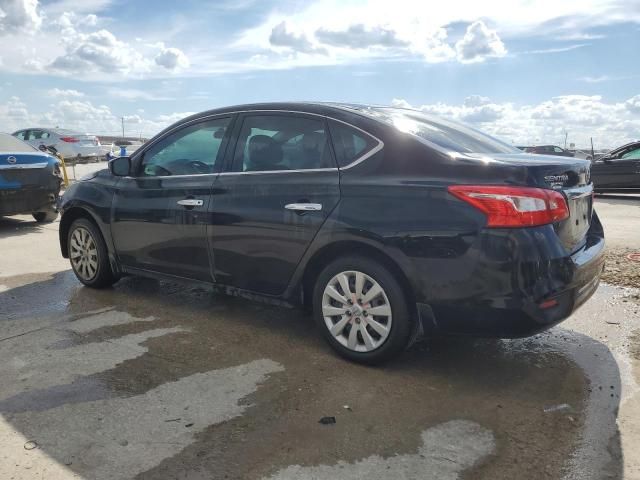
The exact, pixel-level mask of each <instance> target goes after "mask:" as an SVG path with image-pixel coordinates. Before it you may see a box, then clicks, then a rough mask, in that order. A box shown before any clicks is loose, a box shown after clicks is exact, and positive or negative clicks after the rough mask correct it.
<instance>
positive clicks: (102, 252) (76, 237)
mask: <svg viewBox="0 0 640 480" xmlns="http://www.w3.org/2000/svg"><path fill="white" fill-rule="evenodd" d="M67 253H68V255H69V262H70V263H71V268H72V269H73V273H75V275H76V277H77V278H78V280H80V282H82V283H83V284H84V285H86V286H87V287H91V288H105V287H110V286H111V285H113V284H114V283H115V282H116V281H117V280H118V277H117V276H116V275H114V274H113V271H112V270H111V264H110V262H109V254H108V252H107V246H106V244H105V242H104V239H103V238H102V234H101V233H100V230H98V227H96V226H95V225H94V224H93V223H92V222H90V221H89V220H87V219H86V218H79V219H77V220H75V221H74V222H73V223H72V224H71V228H69V233H68V235H67Z"/></svg>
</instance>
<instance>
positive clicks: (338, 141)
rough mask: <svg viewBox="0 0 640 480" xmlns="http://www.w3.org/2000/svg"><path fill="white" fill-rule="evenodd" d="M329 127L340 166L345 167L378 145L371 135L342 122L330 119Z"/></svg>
mask: <svg viewBox="0 0 640 480" xmlns="http://www.w3.org/2000/svg"><path fill="white" fill-rule="evenodd" d="M329 129H330V130H331V139H332V140H333V147H334V149H335V152H336V159H337V160H338V166H340V167H346V166H347V165H349V164H350V163H353V162H355V161H356V160H357V159H358V158H360V157H362V156H363V155H365V154H367V153H368V152H370V151H371V150H372V149H373V148H375V147H376V146H377V145H378V142H377V141H376V140H375V139H374V138H373V137H370V136H369V135H367V134H366V133H363V132H361V131H360V130H356V129H355V128H352V127H350V126H348V125H345V124H344V123H338V122H333V121H332V122H331V123H330V124H329Z"/></svg>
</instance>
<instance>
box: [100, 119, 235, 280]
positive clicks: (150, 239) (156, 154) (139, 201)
mask: <svg viewBox="0 0 640 480" xmlns="http://www.w3.org/2000/svg"><path fill="white" fill-rule="evenodd" d="M231 121H232V117H231V116H223V117H218V118H214V119H209V120H203V121H200V122H195V123H191V124H189V125H187V126H183V127H181V128H179V129H177V130H174V131H173V132H170V133H168V134H167V135H165V136H164V137H162V138H160V139H158V140H157V141H154V142H153V143H152V144H151V145H149V146H148V147H146V148H145V149H144V150H143V151H141V152H140V153H139V154H137V155H135V156H134V159H133V163H134V169H135V172H134V174H133V176H131V177H124V178H122V179H121V180H120V181H119V182H118V185H117V189H116V192H115V195H114V200H113V207H112V227H111V230H112V236H113V241H114V244H115V246H116V251H117V252H118V257H119V260H120V262H121V263H122V265H124V266H125V267H129V268H136V269H141V270H147V271H154V272H160V273H164V274H168V275H175V276H179V277H184V278H189V279H195V280H202V281H211V280H212V277H211V264H210V261H209V248H208V244H207V238H206V225H207V223H208V213H207V209H208V207H209V200H210V197H211V187H212V185H213V183H214V180H215V178H216V176H217V172H218V171H219V169H220V167H221V163H219V162H220V161H221V160H222V159H223V158H224V152H225V149H226V145H227V144H228V136H229V130H230V128H229V127H230V125H231Z"/></svg>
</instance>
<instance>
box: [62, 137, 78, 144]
mask: <svg viewBox="0 0 640 480" xmlns="http://www.w3.org/2000/svg"><path fill="white" fill-rule="evenodd" d="M60 140H62V141H63V142H67V143H77V142H79V141H80V140H78V139H77V138H75V137H60Z"/></svg>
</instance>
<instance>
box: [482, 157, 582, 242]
mask: <svg viewBox="0 0 640 480" xmlns="http://www.w3.org/2000/svg"><path fill="white" fill-rule="evenodd" d="M472 156H475V155H472ZM486 156H487V155H480V156H479V157H486ZM490 156H491V158H492V159H494V160H495V161H497V162H498V163H502V164H504V165H505V166H509V167H515V168H516V171H517V174H516V175H514V176H513V177H511V178H514V177H515V178H518V179H519V180H520V181H519V182H518V183H521V184H522V185H523V186H529V187H538V188H547V189H552V190H557V191H560V192H562V193H563V194H564V196H565V198H566V200H567V205H568V206H569V214H570V215H569V218H567V219H566V220H564V221H562V222H558V223H556V224H554V225H553V228H554V229H555V231H556V233H557V234H558V237H559V238H560V241H561V242H562V244H563V245H564V247H565V248H566V249H567V250H568V251H569V252H571V253H573V252H575V251H576V250H578V249H580V248H581V247H582V246H583V245H584V244H585V242H586V237H587V232H588V231H589V228H590V227H591V216H592V213H593V185H592V183H591V162H590V161H588V160H583V159H580V158H575V157H556V156H550V155H533V154H527V153H514V154H491V155H490Z"/></svg>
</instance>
